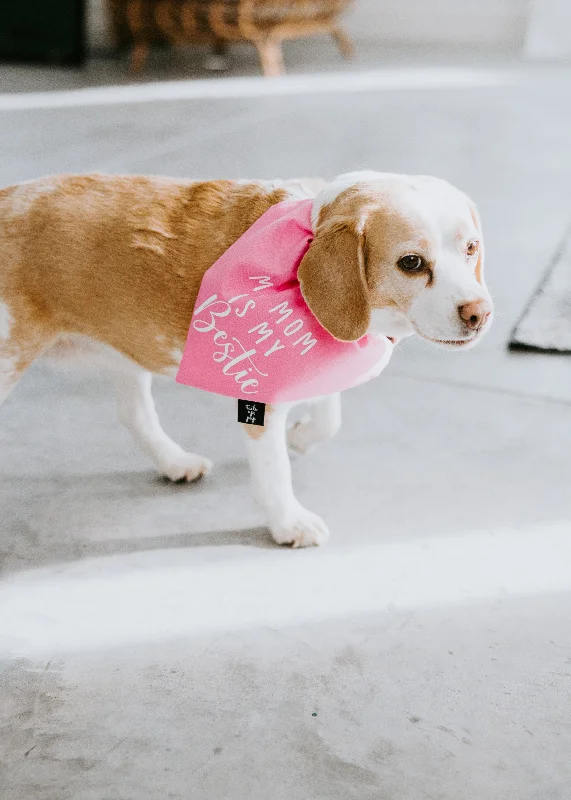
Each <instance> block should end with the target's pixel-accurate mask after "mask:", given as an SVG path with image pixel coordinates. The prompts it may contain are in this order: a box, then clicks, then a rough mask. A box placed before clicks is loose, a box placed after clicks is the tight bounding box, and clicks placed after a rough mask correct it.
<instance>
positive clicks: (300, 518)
mask: <svg viewBox="0 0 571 800" xmlns="http://www.w3.org/2000/svg"><path fill="white" fill-rule="evenodd" d="M270 530H271V532H272V536H273V537H274V540H275V541H276V542H277V543H278V544H290V545H291V546H292V547H316V546H318V545H320V544H325V542H326V541H327V539H328V538H329V529H328V528H327V525H326V524H325V522H323V520H322V519H321V517H318V516H317V514H312V512H311V511H308V510H307V509H306V508H303V506H299V507H298V508H296V509H295V510H294V511H292V512H291V513H289V514H288V515H287V516H286V517H283V518H281V519H280V520H279V522H272V523H271V524H270Z"/></svg>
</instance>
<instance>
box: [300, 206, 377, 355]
mask: <svg viewBox="0 0 571 800" xmlns="http://www.w3.org/2000/svg"><path fill="white" fill-rule="evenodd" d="M364 244H365V242H364V235H363V233H362V232H360V231H358V230H357V228H356V226H355V224H354V223H353V224H351V222H349V221H348V220H345V219H342V218H337V219H336V220H334V221H331V222H329V223H326V224H324V225H322V226H319V228H318V232H317V235H316V237H315V239H314V240H313V242H312V243H311V245H310V247H309V250H308V251H307V253H306V254H305V256H304V258H303V260H302V262H301V264H300V267H299V270H298V273H297V276H298V279H299V283H300V287H301V293H302V294H303V297H304V299H305V302H306V303H307V305H308V306H309V308H310V310H311V312H312V313H313V314H314V315H315V316H316V317H317V319H318V320H319V322H320V323H321V325H323V327H324V328H325V329H326V330H327V331H329V333H330V334H331V335H332V336H333V337H334V338H335V339H339V340H341V341H343V342H352V341H355V339H360V338H361V336H363V335H364V334H365V333H366V332H367V328H368V327H369V323H370V318H371V305H370V302H369V293H368V289H367V279H366V274H365V255H364V249H365V248H364Z"/></svg>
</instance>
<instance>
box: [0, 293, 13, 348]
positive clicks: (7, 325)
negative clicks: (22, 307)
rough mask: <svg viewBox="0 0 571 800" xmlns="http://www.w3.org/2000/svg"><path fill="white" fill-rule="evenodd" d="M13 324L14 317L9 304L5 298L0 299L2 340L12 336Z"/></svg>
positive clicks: (0, 336) (0, 331)
mask: <svg viewBox="0 0 571 800" xmlns="http://www.w3.org/2000/svg"><path fill="white" fill-rule="evenodd" d="M13 324H14V317H13V316H12V312H11V311H10V308H9V306H8V305H7V304H6V303H5V302H4V301H3V300H0V341H2V340H4V341H6V340H7V339H9V338H10V331H11V330H12V326H13Z"/></svg>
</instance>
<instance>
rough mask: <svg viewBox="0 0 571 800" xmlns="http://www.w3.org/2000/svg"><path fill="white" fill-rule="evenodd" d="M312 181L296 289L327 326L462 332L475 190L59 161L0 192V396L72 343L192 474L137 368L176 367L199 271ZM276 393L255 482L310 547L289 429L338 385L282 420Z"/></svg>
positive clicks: (315, 529) (292, 537)
mask: <svg viewBox="0 0 571 800" xmlns="http://www.w3.org/2000/svg"><path fill="white" fill-rule="evenodd" d="M307 197H312V198H314V202H313V215H312V219H313V226H314V234H315V238H314V240H313V242H312V244H311V245H310V248H309V250H308V252H307V254H306V256H305V258H304V260H303V262H302V266H301V268H300V275H299V276H300V282H301V286H302V291H303V295H304V297H305V299H306V302H307V304H308V305H309V307H310V309H311V311H312V312H313V314H314V315H315V317H316V318H317V319H318V320H319V321H320V323H321V324H322V325H323V327H324V328H326V329H327V330H328V331H329V332H330V333H331V334H332V335H333V336H334V337H336V338H338V339H341V340H344V341H352V340H356V339H358V338H359V337H361V336H362V335H363V334H364V333H366V332H367V331H368V330H374V331H376V332H379V333H383V334H385V335H386V336H388V337H391V338H393V339H400V338H402V337H404V336H408V335H410V334H412V333H417V334H418V335H419V336H421V337H423V338H424V339H427V340H429V341H431V342H435V343H436V344H439V345H442V346H444V347H449V348H466V347H470V346H472V345H473V344H475V343H476V342H477V341H478V339H480V337H481V336H482V334H483V333H484V332H485V330H486V329H487V328H488V327H489V324H490V320H491V315H492V303H491V300H490V296H489V293H488V291H487V289H486V286H485V284H484V278H483V243H482V233H481V229H480V222H479V219H478V214H477V212H476V209H475V206H474V205H473V203H472V202H471V201H470V200H469V199H468V198H467V197H466V196H465V195H464V194H463V193H462V192H460V191H458V190H457V189H455V188H454V187H452V186H451V185H450V184H448V183H446V182H445V181H442V180H438V179H436V178H430V177H424V176H414V177H410V176H404V175H392V174H384V173H377V172H359V173H352V174H348V175H343V176H341V177H339V178H337V179H336V180H334V181H333V182H331V183H329V184H325V183H321V182H318V183H316V182H311V181H307V182H305V181H268V182H263V181H252V182H244V181H240V182H234V181H209V182H198V183H196V182H195V183H192V182H188V181H179V180H171V179H166V178H149V177H117V176H103V175H85V176H58V177H50V178H43V179H40V180H37V181H31V182H28V183H23V184H20V185H17V186H12V187H9V188H7V189H4V190H2V191H0V402H2V400H4V398H5V397H6V396H7V394H8V392H9V391H10V390H11V389H12V388H13V387H14V385H15V384H16V383H17V381H18V379H19V378H20V377H21V375H22V374H23V372H24V370H25V369H26V368H27V367H28V366H29V365H30V364H31V363H32V362H33V361H34V359H36V358H37V357H38V356H39V355H41V354H42V353H44V352H46V351H48V350H50V349H54V346H55V349H54V351H57V350H58V349H59V350H62V349H66V348H67V349H72V350H77V353H78V355H80V354H81V352H82V351H83V352H84V353H85V351H86V348H87V349H88V350H89V357H90V359H91V360H93V359H94V358H96V360H97V362H98V363H100V364H101V365H102V366H103V367H104V368H106V369H107V370H108V371H109V373H110V375H111V376H112V378H113V381H114V384H115V387H116V391H117V399H118V404H119V414H120V417H121V419H122V421H123V422H124V423H125V424H126V425H127V426H128V427H129V428H130V430H131V432H132V433H133V435H134V437H135V439H136V440H137V441H138V442H139V444H140V445H141V447H142V448H143V449H144V450H145V451H146V452H147V453H148V454H149V455H150V456H151V457H152V458H153V460H154V461H155V463H156V465H157V467H158V469H159V470H160V471H161V473H163V474H164V475H166V476H167V477H169V478H170V479H172V480H174V481H177V480H183V479H186V480H188V481H192V480H194V479H196V478H198V477H200V476H201V475H203V474H205V473H206V472H208V471H209V470H210V468H211V463H210V461H208V459H206V458H203V457H202V456H199V455H195V454H192V453H186V452H185V451H184V450H182V449H181V448H180V447H179V446H178V445H177V444H176V443H175V442H173V441H172V440H171V439H170V438H169V437H168V436H167V434H166V433H165V432H164V431H163V429H162V428H161V426H160V423H159V420H158V418H157V414H156V411H155V407H154V404H153V399H152V395H151V379H152V375H153V373H156V374H162V375H174V374H175V373H176V371H177V367H178V364H179V361H180V357H181V353H182V350H183V347H184V343H185V340H186V335H187V331H188V327H189V322H190V318H191V316H192V311H193V307H194V303H195V300H196V297H197V294H198V291H199V288H200V283H201V280H202V276H203V275H204V273H205V271H206V270H207V269H208V268H209V267H210V266H211V265H212V264H213V263H214V262H215V261H216V260H217V259H218V258H219V257H220V256H221V254H222V253H224V252H225V251H226V250H227V249H228V247H230V245H231V244H233V242H235V241H236V240H237V239H238V238H239V237H240V236H241V235H242V234H243V233H244V232H245V231H246V230H247V229H248V228H249V227H250V226H251V225H252V224H253V223H254V222H255V221H256V220H257V219H258V218H259V217H260V216H261V215H262V214H263V213H264V212H265V211H267V210H268V208H270V206H272V205H273V204H275V203H278V202H280V201H282V200H287V199H301V198H307ZM290 408H291V404H290V405H284V406H272V407H268V409H267V411H266V424H265V426H264V427H263V428H256V427H252V426H245V428H246V434H247V436H246V441H247V447H248V455H249V459H250V465H251V471H252V478H253V483H254V488H255V494H256V497H257V499H258V501H259V502H260V503H261V505H262V507H263V509H264V511H265V513H266V514H267V518H268V522H269V526H270V529H271V532H272V534H273V536H274V539H275V540H276V541H277V542H279V543H283V544H286V543H287V544H293V545H294V546H305V545H316V544H320V543H322V542H324V541H325V540H326V538H327V536H328V531H327V527H326V525H325V524H324V522H323V521H322V520H321V519H320V518H319V517H317V516H316V515H315V514H313V513H311V512H310V511H308V510H307V509H305V508H304V507H303V506H301V505H300V503H299V502H298V501H297V500H296V498H295V496H294V493H293V490H292V485H291V470H290V464H289V459H288V452H287V445H288V442H289V445H290V446H291V447H294V448H295V449H298V450H301V451H305V450H308V449H309V448H310V447H311V446H312V445H314V444H315V443H317V442H320V441H323V440H325V439H328V438H329V437H331V436H333V434H334V433H335V432H336V431H337V430H338V428H339V426H340V423H341V413H340V402H339V396H338V395H333V396H329V397H325V398H317V399H316V400H315V401H313V402H312V403H311V404H310V413H309V415H308V416H307V417H306V418H305V419H304V420H303V421H302V422H301V423H298V424H297V425H295V426H294V427H293V428H291V429H290V430H289V432H288V431H287V430H286V417H287V414H288V411H289V409H290Z"/></svg>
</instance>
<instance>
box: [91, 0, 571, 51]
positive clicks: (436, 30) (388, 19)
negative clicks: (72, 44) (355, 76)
mask: <svg viewBox="0 0 571 800" xmlns="http://www.w3.org/2000/svg"><path fill="white" fill-rule="evenodd" d="M534 2H551V3H561V4H568V3H571V0H534ZM528 4H529V0H355V6H354V9H353V10H352V11H350V12H349V13H348V15H347V18H346V23H345V24H346V27H347V29H348V30H349V31H350V32H351V34H352V35H353V36H354V38H355V39H356V40H359V39H360V40H367V39H368V40H371V39H372V40H376V41H387V42H389V41H393V42H396V41H401V42H405V41H408V42H420V43H431V42H432V43H438V42H441V43H446V44H448V43H457V44H477V45H490V46H498V45H506V46H512V47H513V46H514V45H515V46H517V45H520V44H521V43H522V42H523V40H524V35H525V29H526V22H527V15H528ZM87 16H88V27H89V39H90V42H91V46H92V47H97V48H101V47H106V46H108V44H109V37H108V32H107V29H106V22H105V16H104V12H103V0H88V14H87Z"/></svg>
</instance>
